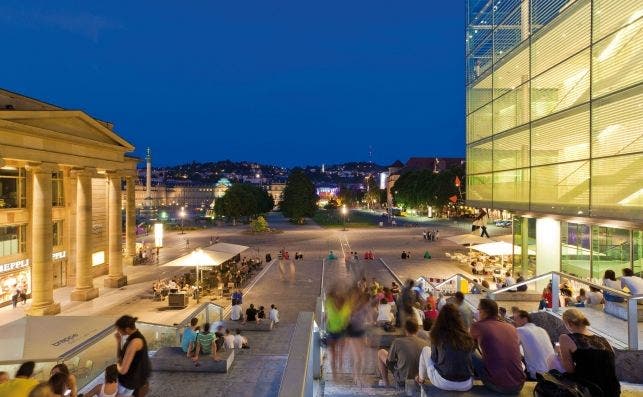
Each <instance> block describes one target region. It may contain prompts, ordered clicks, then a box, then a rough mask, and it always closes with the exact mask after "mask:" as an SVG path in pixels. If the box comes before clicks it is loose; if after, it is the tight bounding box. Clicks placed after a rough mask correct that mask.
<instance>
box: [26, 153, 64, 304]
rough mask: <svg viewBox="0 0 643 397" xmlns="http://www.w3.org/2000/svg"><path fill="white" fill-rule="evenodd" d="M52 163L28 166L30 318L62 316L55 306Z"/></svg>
mask: <svg viewBox="0 0 643 397" xmlns="http://www.w3.org/2000/svg"><path fill="white" fill-rule="evenodd" d="M55 168H56V167H55V165H54V164H51V163H38V164H33V165H31V164H30V165H27V170H28V171H29V172H30V174H31V188H32V193H31V241H30V242H29V243H30V245H31V298H32V302H31V307H30V308H29V310H28V311H27V313H28V314H29V315H31V316H46V315H54V314H58V313H60V304H59V303H56V302H54V272H53V263H52V262H53V261H52V258H51V255H52V254H53V223H52V220H51V215H52V214H51V207H52V205H51V200H52V197H51V173H52V172H53V171H54V170H55Z"/></svg>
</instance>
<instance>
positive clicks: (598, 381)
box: [325, 278, 620, 396]
mask: <svg viewBox="0 0 643 397" xmlns="http://www.w3.org/2000/svg"><path fill="white" fill-rule="evenodd" d="M423 296H425V295H423V294H422V293H421V291H420V288H418V287H417V286H415V285H414V282H413V281H412V280H408V281H407V283H406V284H405V285H404V286H403V287H401V288H400V287H399V286H398V285H397V284H396V283H393V284H392V285H391V286H390V287H388V286H386V287H385V286H383V285H381V284H380V283H378V282H377V280H376V279H372V280H371V281H370V282H368V281H367V280H366V279H365V278H362V279H360V280H358V281H357V282H356V283H355V284H354V285H348V286H342V285H339V284H338V285H334V286H332V287H331V288H330V289H329V291H328V292H327V295H326V302H325V308H326V318H325V321H326V331H327V333H326V344H327V346H328V350H329V354H330V361H331V368H332V373H333V374H336V373H337V372H338V370H339V369H340V366H341V365H342V363H344V362H345V361H344V356H345V355H346V354H349V355H350V358H351V361H352V372H353V380H354V382H355V383H356V384H358V385H364V383H365V377H364V373H363V369H364V354H365V346H366V343H365V342H366V340H365V335H366V330H367V328H368V327H371V326H377V327H383V328H384V330H385V331H395V330H396V328H395V326H399V327H401V331H402V332H403V336H400V337H397V338H394V339H393V342H392V343H391V345H390V348H388V349H379V350H378V351H377V353H376V357H375V360H376V362H377V367H378V372H379V375H380V378H381V379H380V380H379V382H378V384H377V385H375V386H378V387H389V386H398V387H402V386H403V385H404V384H405V383H406V381H407V380H411V379H415V380H416V382H418V383H425V382H428V383H431V384H432V385H434V386H435V387H437V388H439V389H443V390H451V391H466V390H469V389H471V388H472V386H473V381H474V379H479V380H480V381H481V382H482V384H483V385H484V386H485V387H486V388H488V389H489V390H491V391H493V392H494V393H499V394H514V393H518V392H520V390H521V389H522V388H523V385H524V383H525V381H527V380H536V374H537V373H543V372H548V371H551V370H557V371H559V372H561V373H565V374H566V376H568V377H569V378H570V379H572V380H574V381H577V382H579V383H583V384H587V385H589V386H588V387H590V388H591V387H594V386H598V388H600V389H601V390H602V391H603V393H604V395H606V396H607V395H609V396H614V395H618V394H619V393H620V385H619V382H618V380H617V378H616V370H615V357H614V351H613V349H612V347H611V346H610V344H609V343H608V341H607V340H605V339H604V338H603V337H601V336H598V335H593V334H592V333H591V332H589V330H588V326H589V321H588V320H587V318H586V317H585V316H584V314H583V313H582V312H581V311H580V310H578V309H576V308H570V309H568V310H566V311H565V312H564V314H563V322H564V324H565V327H566V329H567V330H568V331H569V332H568V333H565V334H562V335H561V336H560V338H559V340H558V342H557V343H556V344H554V343H552V341H551V339H550V337H549V334H548V333H547V331H546V330H545V329H544V328H541V327H539V326H537V325H536V324H534V323H533V321H532V320H533V319H532V315H531V314H530V313H529V312H527V311H525V310H521V309H520V308H518V307H513V308H512V310H511V313H507V311H506V310H505V309H504V308H500V307H498V305H497V303H496V302H495V301H494V300H491V299H480V301H479V305H478V306H477V308H476V309H475V310H473V309H472V308H471V307H469V305H468V303H466V302H465V299H464V295H463V294H462V293H461V292H457V293H456V294H455V295H454V296H453V297H450V298H449V299H447V297H445V296H443V295H437V296H434V295H433V294H429V295H428V296H426V298H423Z"/></svg>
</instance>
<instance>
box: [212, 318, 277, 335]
mask: <svg viewBox="0 0 643 397" xmlns="http://www.w3.org/2000/svg"><path fill="white" fill-rule="evenodd" d="M216 325H217V326H218V325H223V327H224V328H225V329H229V330H230V332H234V330H235V329H237V328H238V329H240V330H241V331H272V322H271V321H270V320H262V321H261V322H260V323H259V324H257V323H256V322H254V321H252V322H246V323H245V324H244V323H242V322H241V321H232V320H226V321H223V322H221V323H217V324H216Z"/></svg>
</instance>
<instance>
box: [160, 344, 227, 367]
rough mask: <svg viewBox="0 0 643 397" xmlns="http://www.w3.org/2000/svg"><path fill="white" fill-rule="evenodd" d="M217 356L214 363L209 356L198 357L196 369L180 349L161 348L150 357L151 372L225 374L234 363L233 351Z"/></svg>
mask: <svg viewBox="0 0 643 397" xmlns="http://www.w3.org/2000/svg"><path fill="white" fill-rule="evenodd" d="M218 356H219V360H216V361H215V360H213V359H212V357H211V356H210V355H206V356H200V357H199V364H200V365H199V366H198V367H197V366H195V365H194V362H193V361H192V360H191V359H189V358H187V357H186V356H185V353H184V352H183V350H181V348H180V347H162V348H160V349H159V350H157V351H156V354H154V356H152V357H150V361H151V362H152V371H171V372H215V373H227V372H228V370H229V369H230V366H231V365H232V362H233V361H234V350H229V351H222V352H219V353H218Z"/></svg>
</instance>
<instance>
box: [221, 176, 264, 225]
mask: <svg viewBox="0 0 643 397" xmlns="http://www.w3.org/2000/svg"><path fill="white" fill-rule="evenodd" d="M272 207H273V201H272V198H271V197H270V195H269V194H268V193H267V192H266V191H265V190H263V189H262V188H260V187H257V186H254V185H249V184H245V183H237V184H234V185H232V186H230V188H229V189H228V190H227V191H226V193H225V195H224V196H223V197H221V198H220V199H217V201H216V202H215V203H214V211H215V212H216V213H217V214H218V215H223V216H225V217H227V218H230V219H232V223H236V220H237V219H238V218H242V217H246V218H250V217H255V216H257V215H259V214H262V213H265V212H268V211H270V210H271V209H272Z"/></svg>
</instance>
